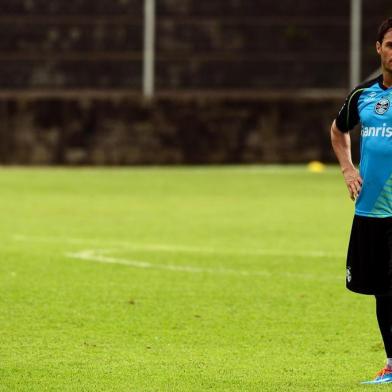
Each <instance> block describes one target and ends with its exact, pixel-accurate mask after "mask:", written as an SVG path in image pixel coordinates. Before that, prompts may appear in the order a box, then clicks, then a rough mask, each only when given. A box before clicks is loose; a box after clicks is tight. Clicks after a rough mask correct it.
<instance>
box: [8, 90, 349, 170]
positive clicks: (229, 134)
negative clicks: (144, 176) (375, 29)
mask: <svg viewBox="0 0 392 392" xmlns="http://www.w3.org/2000/svg"><path fill="white" fill-rule="evenodd" d="M341 102H342V99H341V98H334V97H331V98H323V99H315V98H314V97H308V98H307V97H302V98H301V99H299V98H298V97H295V96H294V97H293V96H292V97H286V96H284V95H282V96H275V97H268V96H266V97H257V98H256V97H253V98H246V97H238V98H233V97H232V98H230V99H228V98H225V97H224V96H221V97H209V98H208V97H192V96H190V97H187V98H184V97H182V98H178V97H177V98H173V97H162V98H157V99H156V100H154V101H153V102H144V101H142V100H140V99H138V98H137V97H135V98H132V97H125V96H124V97H118V98H115V97H112V98H104V97H102V98H101V99H96V98H93V97H90V98H88V97H84V98H78V97H73V98H72V97H69V98H67V99H64V98H51V99H49V98H31V99H29V98H23V99H16V98H2V99H1V100H0V117H1V118H2V121H1V123H0V163H1V164H36V165H42V164H59V165H86V164H92V165H129V164H207V163H209V164H210V163H213V164H226V163H300V162H307V161H309V160H314V159H316V160H321V161H325V162H334V161H335V158H334V156H333V153H332V150H331V147H330V141H329V128H330V124H331V121H332V119H333V117H334V116H335V115H336V112H337V111H338V109H339V106H340V105H341ZM353 134H354V135H355V132H353ZM354 140H355V138H354ZM354 151H356V146H355V143H354Z"/></svg>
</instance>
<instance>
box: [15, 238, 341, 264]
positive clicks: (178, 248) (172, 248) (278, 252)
mask: <svg viewBox="0 0 392 392" xmlns="http://www.w3.org/2000/svg"><path fill="white" fill-rule="evenodd" d="M12 238H13V240H15V241H21V242H43V243H64V244H74V245H75V244H77V245H102V243H105V245H109V246H116V247H122V248H126V249H131V250H141V251H150V252H183V253H200V254H215V255H238V256H294V257H310V258H341V257H345V254H344V253H340V252H326V251H322V250H288V249H218V248H209V247H199V246H186V245H172V244H134V243H132V242H126V241H103V240H99V239H82V238H61V237H36V236H24V235H14V236H13V237H12Z"/></svg>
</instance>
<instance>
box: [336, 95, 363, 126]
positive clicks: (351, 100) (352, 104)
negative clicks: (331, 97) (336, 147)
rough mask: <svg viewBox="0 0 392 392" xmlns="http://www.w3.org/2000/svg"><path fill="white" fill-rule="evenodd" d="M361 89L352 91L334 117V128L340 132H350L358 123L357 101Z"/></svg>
mask: <svg viewBox="0 0 392 392" xmlns="http://www.w3.org/2000/svg"><path fill="white" fill-rule="evenodd" d="M362 91H363V89H354V90H353V91H351V93H350V94H349V95H348V97H347V98H346V101H345V102H344V104H343V106H342V108H341V109H340V111H339V113H338V115H337V117H336V120H335V121H336V126H337V127H338V129H339V130H340V131H341V132H349V131H351V130H352V129H353V128H354V127H355V126H356V125H357V124H358V123H359V113H358V99H359V96H360V95H361V93H362Z"/></svg>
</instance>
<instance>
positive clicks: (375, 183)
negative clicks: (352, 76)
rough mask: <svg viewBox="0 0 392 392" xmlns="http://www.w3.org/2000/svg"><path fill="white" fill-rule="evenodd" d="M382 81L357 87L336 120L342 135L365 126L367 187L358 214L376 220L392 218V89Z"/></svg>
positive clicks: (363, 168)
mask: <svg viewBox="0 0 392 392" xmlns="http://www.w3.org/2000/svg"><path fill="white" fill-rule="evenodd" d="M382 81H383V79H382V76H379V77H378V78H376V79H373V80H371V81H369V82H366V83H364V84H361V85H359V86H358V87H356V88H355V89H354V90H353V91H352V92H351V93H350V94H349V95H348V97H347V99H346V101H345V103H344V105H343V107H342V109H341V110H340V112H339V114H338V116H337V118H336V126H337V127H338V129H339V130H340V131H341V132H348V131H350V130H351V129H353V128H354V127H355V125H357V124H358V123H360V124H361V147H360V152H361V160H360V165H359V172H360V175H361V177H362V179H363V185H362V190H361V192H360V194H359V196H358V199H357V201H356V204H355V214H356V215H360V216H370V217H376V218H383V217H391V216H392V108H391V101H392V87H391V88H386V87H385V86H384V85H383V83H382Z"/></svg>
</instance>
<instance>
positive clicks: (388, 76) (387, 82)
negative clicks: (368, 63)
mask: <svg viewBox="0 0 392 392" xmlns="http://www.w3.org/2000/svg"><path fill="white" fill-rule="evenodd" d="M382 77H383V82H382V83H383V85H384V86H385V87H387V88H389V87H392V73H391V72H388V71H386V70H385V69H383V71H382Z"/></svg>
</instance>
